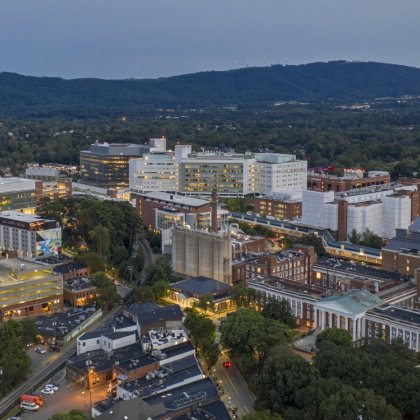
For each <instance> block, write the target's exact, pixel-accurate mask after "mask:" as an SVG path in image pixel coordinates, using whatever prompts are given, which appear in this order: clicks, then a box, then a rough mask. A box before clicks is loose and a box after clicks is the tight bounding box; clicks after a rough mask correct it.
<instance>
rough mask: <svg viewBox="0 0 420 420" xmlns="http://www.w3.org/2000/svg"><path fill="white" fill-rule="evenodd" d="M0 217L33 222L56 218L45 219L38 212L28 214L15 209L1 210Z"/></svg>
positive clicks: (49, 220)
mask: <svg viewBox="0 0 420 420" xmlns="http://www.w3.org/2000/svg"><path fill="white" fill-rule="evenodd" d="M0 218H2V219H9V220H16V221H19V222H25V223H33V222H53V221H54V220H51V219H44V218H43V217H41V216H37V215H36V214H26V213H21V212H19V211H13V210H4V211H1V212H0Z"/></svg>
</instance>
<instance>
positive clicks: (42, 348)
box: [35, 347, 47, 354]
mask: <svg viewBox="0 0 420 420" xmlns="http://www.w3.org/2000/svg"><path fill="white" fill-rule="evenodd" d="M35 351H36V352H37V353H39V354H45V353H46V352H47V350H45V349H44V347H38V348H37V349H36V350H35Z"/></svg>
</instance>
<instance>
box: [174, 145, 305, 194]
mask: <svg viewBox="0 0 420 420" xmlns="http://www.w3.org/2000/svg"><path fill="white" fill-rule="evenodd" d="M176 166H177V190H178V191H179V192H181V193H184V194H198V195H206V194H207V195H210V194H211V191H212V190H214V189H217V191H218V194H219V195H221V196H225V197H230V196H231V197H242V196H245V195H247V194H254V193H259V194H268V193H271V192H281V191H296V190H297V191H300V190H303V189H305V188H306V176H307V172H306V168H307V164H306V161H299V160H296V156H294V155H283V154H276V153H256V154H254V153H250V152H247V153H244V154H238V153H234V152H233V151H232V152H210V151H205V152H198V153H190V154H189V155H188V156H187V157H185V156H182V157H181V158H178V157H176Z"/></svg>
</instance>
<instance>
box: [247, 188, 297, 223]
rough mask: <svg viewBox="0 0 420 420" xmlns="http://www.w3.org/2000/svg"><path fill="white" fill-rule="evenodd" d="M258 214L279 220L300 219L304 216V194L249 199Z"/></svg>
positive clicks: (277, 194)
mask: <svg viewBox="0 0 420 420" xmlns="http://www.w3.org/2000/svg"><path fill="white" fill-rule="evenodd" d="M247 203H249V204H250V205H252V206H253V207H254V211H255V213H257V214H260V215H262V216H266V217H273V218H275V219H278V220H283V219H288V220H293V219H299V218H300V217H301V216H302V193H301V192H297V193H290V194H286V193H284V194H281V193H275V194H270V195H265V196H262V197H254V198H252V199H248V200H247Z"/></svg>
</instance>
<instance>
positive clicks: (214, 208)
mask: <svg viewBox="0 0 420 420" xmlns="http://www.w3.org/2000/svg"><path fill="white" fill-rule="evenodd" d="M210 207H211V231H212V232H214V233H217V190H216V189H213V190H212V192H211V202H210Z"/></svg>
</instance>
